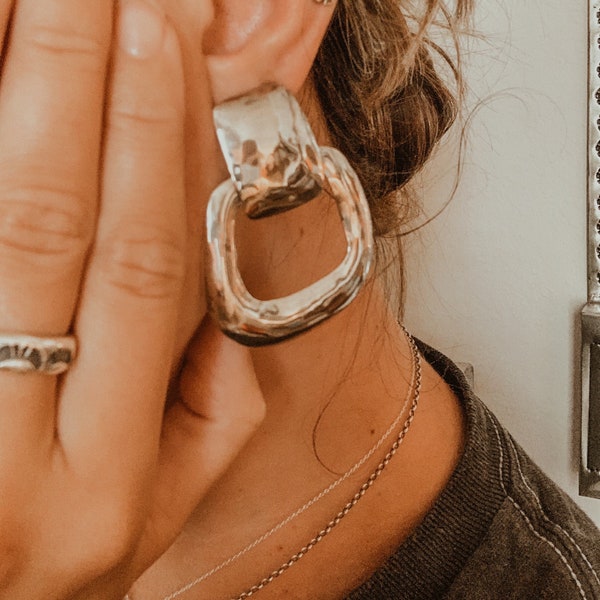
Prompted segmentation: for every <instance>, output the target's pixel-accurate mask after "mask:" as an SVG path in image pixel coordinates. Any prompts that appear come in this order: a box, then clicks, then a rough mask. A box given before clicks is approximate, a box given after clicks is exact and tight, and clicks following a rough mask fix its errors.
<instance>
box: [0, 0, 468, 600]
mask: <svg viewBox="0 0 600 600" xmlns="http://www.w3.org/2000/svg"><path fill="white" fill-rule="evenodd" d="M11 10H12V11H13V12H12V18H11V20H9V17H10V16H11ZM330 16H331V8H323V7H320V6H317V5H316V4H313V3H312V2H309V1H308V0H289V1H288V2H287V3H286V4H285V6H283V3H281V2H280V0H214V1H212V0H160V1H158V0H156V1H155V2H152V3H147V2H145V1H143V0H127V1H124V2H122V3H121V5H120V7H119V8H118V9H117V7H116V6H115V3H114V2H113V1H112V0H18V1H16V2H12V1H10V0H0V32H3V33H4V37H7V36H8V34H9V33H10V41H9V43H8V44H7V49H6V52H5V55H4V62H3V70H2V73H1V79H0V165H2V168H1V169H0V320H1V321H2V322H1V323H0V329H1V330H2V331H6V332H16V333H18V332H24V333H29V334H34V335H35V334H37V335H49V336H55V335H63V334H65V333H68V332H72V333H74V334H75V335H76V336H77V338H78V340H79V344H80V353H79V357H78V359H77V362H76V364H75V366H74V367H73V368H72V369H71V371H70V372H69V374H68V375H67V376H65V377H63V378H61V379H60V380H57V379H53V378H49V377H44V376H38V375H27V376H21V375H17V374H13V373H7V372H3V373H1V374H0V390H2V391H1V392H0V396H1V398H0V404H1V405H2V411H3V412H2V414H3V419H2V420H0V488H1V489H2V490H3V501H2V503H1V506H0V531H1V535H0V565H1V567H0V599H2V600H4V599H5V598H6V599H8V598H10V599H11V600H15V599H16V600H25V599H26V600H36V599H38V598H39V599H42V598H43V599H44V600H48V599H52V600H63V599H67V598H69V599H75V600H77V599H86V600H96V599H98V600H99V599H102V600H108V599H113V598H114V599H120V598H122V597H123V596H124V594H125V593H126V591H127V590H128V589H129V588H130V586H131V585H132V584H133V583H134V582H135V581H136V580H138V578H139V577H140V575H141V574H142V573H143V572H144V571H145V570H146V569H147V568H148V567H150V566H151V565H153V564H154V563H155V562H156V561H157V560H159V557H160V556H161V555H162V554H163V553H164V552H165V551H166V550H167V549H168V548H169V547H170V546H171V544H172V543H173V542H174V541H175V540H176V545H175V546H173V548H172V550H171V551H169V553H167V554H166V555H165V556H164V557H163V558H162V559H160V560H159V562H156V566H155V567H154V568H153V569H152V570H151V571H149V572H148V573H147V574H146V575H145V576H144V577H142V578H141V579H139V582H138V583H137V584H135V586H134V589H133V595H134V596H133V597H134V598H138V597H139V598H144V599H146V598H154V597H157V598H158V597H160V594H158V595H157V590H159V589H160V590H162V589H164V590H165V594H166V593H169V592H172V591H173V590H174V589H175V588H177V587H179V585H180V584H182V583H184V582H185V581H186V580H187V579H188V578H190V577H191V578H193V577H195V576H197V575H198V573H199V572H201V571H202V570H203V569H204V566H205V565H208V566H212V561H213V560H214V559H215V558H216V557H215V556H214V555H213V554H212V552H213V550H214V549H215V548H219V549H220V550H222V551H223V552H224V553H225V555H227V554H228V553H229V551H230V550H232V551H235V550H236V549H237V548H238V547H239V546H240V544H241V545H244V543H245V542H247V541H248V538H249V539H252V538H253V537H254V536H255V535H257V534H260V533H261V532H262V531H263V530H264V526H265V524H272V521H273V520H275V522H276V521H277V518H278V516H280V515H285V514H286V513H287V512H288V511H289V510H293V509H294V508H296V507H297V506H298V505H299V504H301V503H302V502H303V501H304V500H306V499H307V497H310V496H311V495H312V493H314V492H317V491H318V490H319V489H321V488H322V487H323V486H324V485H327V482H329V481H331V477H332V475H331V473H330V472H329V471H328V470H326V469H324V468H323V465H322V464H321V463H320V462H319V461H318V460H316V458H315V453H314V452H313V448H312V435H313V430H314V425H315V423H316V422H317V419H318V417H319V415H320V414H321V413H322V418H321V420H320V422H319V426H318V428H317V430H315V431H316V443H317V450H318V452H319V456H320V457H321V460H322V462H323V463H325V464H326V465H327V466H328V467H329V469H332V470H343V469H344V468H347V467H348V466H349V465H350V464H352V462H353V461H354V460H356V459H357V458H358V457H360V456H361V455H362V454H363V453H364V452H365V451H366V450H367V449H368V448H369V446H370V445H371V444H372V440H373V439H376V437H377V436H378V435H380V432H382V431H384V430H385V428H386V427H387V424H389V422H391V420H393V418H394V417H395V415H396V413H397V411H398V407H399V398H403V397H404V394H405V393H406V388H407V380H408V373H410V355H409V353H408V351H407V347H406V344H405V342H404V340H403V338H402V335H401V333H400V332H399V330H398V328H397V326H396V324H395V323H394V319H393V318H392V316H391V315H390V314H389V313H388V312H387V311H386V309H385V305H384V301H383V295H382V294H381V293H380V291H379V290H378V289H377V287H374V288H373V289H372V290H371V291H370V292H369V291H366V292H364V293H363V294H362V295H361V296H360V298H359V300H358V302H357V303H356V304H355V305H354V306H353V307H352V308H351V309H349V310H348V311H346V312H345V313H343V314H341V315H339V316H338V317H336V318H335V319H332V320H331V321H330V322H329V323H327V324H326V325H324V326H323V327H321V328H319V329H317V330H315V331H314V332H311V333H309V334H307V335H305V336H303V337H301V338H299V339H298V340H295V341H292V342H290V343H288V344H286V345H282V346H278V347H275V348H272V349H269V350H261V351H257V352H254V353H252V354H250V353H249V352H248V351H247V350H245V349H243V348H241V347H240V346H238V345H236V344H234V343H233V342H231V341H229V340H227V339H225V338H224V337H223V336H222V335H221V334H219V333H218V332H217V331H216V330H215V328H214V327H213V326H211V325H210V324H209V323H208V322H207V321H204V322H202V320H203V317H204V313H205V308H204V307H205V301H204V298H203V294H202V283H201V282H202V272H203V265H202V247H201V237H202V236H201V232H202V228H203V218H202V213H203V207H204V206H205V203H206V200H207V197H208V194H209V193H210V191H211V190H212V189H213V187H214V186H215V185H216V183H218V182H219V181H221V180H222V179H223V178H224V177H225V175H224V171H223V167H222V164H221V161H220V157H219V153H218V150H217V148H216V143H215V140H214V134H213V132H212V128H211V118H210V110H211V107H212V104H213V102H214V101H220V100H223V99H224V98H225V97H228V96H233V95H237V94H240V93H243V92H244V91H247V90H248V89H250V88H251V87H254V86H255V85H257V84H259V83H261V82H263V81H266V80H274V81H277V82H279V83H281V84H283V85H286V86H287V87H288V88H289V89H291V90H293V91H294V92H297V93H299V94H300V95H301V97H302V98H304V103H305V109H306V111H307V112H308V113H309V114H311V115H316V118H317V119H318V115H319V110H318V106H316V105H314V101H313V100H311V98H312V97H313V96H312V94H311V92H310V86H309V84H308V83H307V76H308V73H309V70H310V64H311V62H312V59H313V56H314V53H315V52H316V51H317V48H318V45H319V41H320V39H321V37H322V35H323V34H324V32H325V29H326V27H327V22H328V19H329V18H330ZM113 25H116V27H114V28H113ZM205 32H206V33H205ZM273 57H278V60H274V58H273ZM315 124H316V125H317V128H318V129H319V127H318V125H319V123H318V122H317V123H315ZM324 210H325V213H324V212H323V211H324ZM290 215H291V213H290ZM335 221H336V217H335V215H334V214H333V213H332V211H331V210H328V209H324V208H323V205H322V204H315V206H314V207H312V208H309V209H308V210H306V211H299V212H298V213H296V214H294V215H291V216H290V217H289V218H287V220H285V221H283V222H282V223H280V224H278V226H277V227H273V228H268V231H267V230H265V231H261V232H256V231H254V232H252V231H249V232H248V233H247V234H245V235H244V246H245V247H246V248H247V251H246V252H245V256H246V259H245V260H246V263H245V268H244V271H245V275H246V277H247V280H248V282H249V285H250V287H251V288H252V287H253V288H255V289H256V290H257V293H264V294H266V295H269V296H272V295H277V294H278V293H281V290H283V289H289V288H294V287H297V286H302V285H304V284H305V283H306V281H307V279H310V278H312V277H314V276H315V275H318V274H319V273H318V269H326V268H328V267H329V266H331V264H333V263H335V262H336V261H337V259H338V256H339V252H340V249H339V245H338V243H339V236H340V232H339V227H338V225H337V223H336V222H335ZM290 231H295V232H296V233H294V234H293V235H290ZM290 244H291V248H290ZM296 248H298V249H299V250H300V249H301V252H300V251H299V252H298V255H297V256H296V254H295V253H292V255H293V256H292V259H291V260H289V261H287V262H286V263H285V267H282V266H278V265H283V263H280V261H279V256H278V255H277V253H280V254H284V255H285V254H287V253H288V251H289V250H291V249H296ZM261 253H263V254H261ZM264 253H266V256H267V257H268V259H266V260H263V259H262V257H263V256H265V254H264ZM259 257H261V259H260V260H258V258H259ZM255 258H256V260H255ZM149 315H151V318H149ZM201 323H202V324H201ZM382 340H383V343H382ZM182 356H183V357H184V363H183V364H184V368H183V370H182V371H181V375H180V378H179V379H177V380H176V381H172V378H173V377H174V374H175V373H176V372H177V367H178V365H179V364H180V359H181V358H182ZM426 373H427V375H426V383H425V387H424V393H423V397H422V406H421V408H420V409H419V416H418V418H417V419H416V420H415V423H414V425H413V428H412V429H411V432H410V436H409V437H408V438H407V441H406V444H405V446H404V448H403V450H402V453H401V455H399V456H398V459H397V460H395V462H394V463H393V464H394V466H393V467H392V468H390V471H389V472H388V473H386V475H385V478H384V479H382V480H381V482H378V484H377V491H375V490H374V492H373V493H372V494H370V496H369V498H366V499H365V501H364V504H362V505H361V507H360V508H357V509H356V513H355V514H354V515H352V517H348V521H347V523H344V525H343V527H342V526H340V530H339V532H336V533H335V534H332V537H331V541H330V540H328V541H327V542H323V544H322V545H321V546H320V547H319V548H318V549H315V550H314V553H313V555H312V556H310V557H307V558H306V559H305V560H304V561H303V563H302V564H301V565H300V564H299V565H297V568H296V567H295V569H294V571H293V572H290V573H289V574H288V575H286V577H285V578H282V580H281V581H280V582H277V583H276V584H273V587H271V588H270V589H269V590H265V592H264V596H265V598H269V597H271V598H277V597H283V596H284V595H285V597H298V598H314V597H315V589H317V586H320V585H325V583H326V584H327V585H326V588H327V590H328V592H327V593H330V594H331V598H338V597H341V596H342V595H343V592H344V591H346V590H348V589H350V588H351V587H352V586H354V585H355V584H356V583H358V579H361V578H364V576H366V575H367V574H368V573H369V572H370V571H371V570H372V569H373V568H375V566H376V565H377V564H378V563H379V562H380V561H381V559H382V558H383V557H384V556H385V553H386V552H388V551H389V549H390V548H392V547H393V546H394V545H396V544H397V543H399V542H400V541H401V540H402V539H403V537H404V536H405V535H406V533H407V532H408V531H410V529H411V528H412V527H414V525H415V524H416V523H417V522H418V521H419V520H420V519H421V518H422V516H423V514H424V512H425V511H426V510H427V508H428V507H429V506H430V504H431V502H432V501H433V500H434V498H435V497H436V496H437V495H438V494H439V491H440V490H441V488H442V487H443V484H444V483H445V481H446V480H447V478H448V476H449V474H450V473H451V470H452V468H453V466H454V464H455V462H456V460H457V456H458V454H459V451H460V446H461V435H462V429H461V428H462V422H461V416H460V410H459V408H458V406H457V403H456V399H455V398H454V397H453V396H452V394H451V392H450V391H449V390H448V389H447V388H446V386H445V385H444V384H443V383H442V382H441V381H440V380H439V378H437V376H435V375H434V374H433V373H432V371H431V369H427V370H426ZM232 374H235V376H232ZM170 382H171V383H172V384H173V385H172V388H174V389H175V390H176V391H177V395H179V396H180V399H181V400H182V402H175V403H174V404H172V405H171V406H169V407H168V409H167V410H165V402H166V398H167V389H168V386H169V383H170ZM332 393H334V394H335V397H334V398H333V400H332V403H331V405H330V407H329V408H328V409H327V410H326V411H325V412H322V411H323V408H324V405H325V402H326V400H328V399H331V397H332ZM265 407H267V411H266V414H267V417H266V419H265V420H264V422H263V419H264V416H265ZM190 409H191V410H190ZM261 422H263V423H262V425H261ZM349 431H352V436H349V435H348V432H349ZM250 439H251V441H250V442H249V440H250ZM236 457H237V458H236ZM373 466H374V465H373ZM367 472H368V471H367ZM358 480H360V478H358V479H357V480H354V481H352V482H350V484H351V485H348V486H347V487H345V488H344V489H341V490H339V495H337V496H334V495H332V496H331V497H328V498H327V501H326V502H324V503H323V504H322V505H320V507H319V511H320V512H317V513H315V514H312V513H311V514H310V515H307V516H306V519H303V520H302V522H301V523H299V525H298V527H293V528H291V529H289V530H288V531H286V532H285V535H284V536H283V537H282V538H280V539H277V540H273V541H272V543H271V542H270V543H271V545H270V546H269V545H266V546H265V547H264V548H261V551H260V553H261V557H260V558H258V559H257V558H256V557H255V556H253V558H252V560H250V561H249V562H246V563H244V565H240V567H239V568H236V572H235V574H234V575H233V576H231V575H230V576H229V577H228V579H227V583H226V585H227V588H226V589H225V588H224V587H222V585H223V584H222V582H220V581H219V580H217V581H216V582H215V583H214V584H213V583H211V584H210V585H211V586H214V587H206V588H203V589H202V590H195V591H194V592H193V594H191V595H190V596H189V597H190V598H215V597H218V596H217V594H221V593H224V594H231V593H239V592H240V591H242V590H243V589H244V588H246V587H248V586H249V585H252V584H253V583H255V580H256V579H258V578H260V577H262V576H263V575H264V574H265V568H266V570H267V571H268V570H270V569H271V568H272V566H274V567H276V566H278V565H277V564H273V565H272V563H273V561H275V563H277V561H278V560H279V558H281V559H282V560H285V559H287V557H288V556H289V554H291V553H292V552H294V551H295V550H296V549H297V546H298V543H297V542H300V545H302V544H303V543H304V542H305V541H306V539H305V538H306V532H311V535H312V532H313V531H316V530H317V529H318V528H319V527H320V526H321V524H322V522H323V517H329V515H330V514H332V512H335V511H336V510H337V508H338V506H339V501H340V500H343V501H344V502H345V501H346V499H347V498H348V497H349V496H350V495H352V493H353V491H354V487H353V486H354V485H355V483H356V481H358ZM398 490H400V492H399V491H398ZM390 498H394V499H395V500H396V501H395V502H391V501H390ZM240 507H241V508H242V509H243V510H242V509H240ZM248 511H249V512H250V513H251V514H254V515H258V516H257V518H256V519H251V518H250V517H249V512H248ZM382 511H383V512H382ZM373 515H383V516H384V517H383V516H382V518H379V517H378V518H377V519H376V520H374V519H373ZM182 529H183V534H181V530H182ZM350 539H351V540H353V541H354V542H353V543H354V546H355V547H356V548H359V549H360V552H359V553H356V552H354V553H352V555H350V553H349V552H348V548H349V547H350V546H349V543H348V540H350ZM340 556H346V557H347V558H348V560H347V561H344V560H340V558H339V557H340ZM333 557H336V560H333ZM322 561H327V564H329V565H333V564H335V567H332V568H330V569H328V572H327V573H324V572H323V570H322V569H319V568H318V567H319V564H321V565H322ZM356 561H358V563H357V562H356ZM267 565H268V566H267ZM332 569H333V570H332ZM323 577H325V579H326V581H324V580H323ZM292 588H293V589H295V590H297V591H296V592H294V593H295V594H296V595H295V596H294V595H291V592H284V590H288V589H292ZM150 589H151V590H152V593H150V592H148V590H150ZM278 594H279V595H278ZM224 597H226V596H224ZM319 597H324V596H323V594H322V592H320V593H319Z"/></svg>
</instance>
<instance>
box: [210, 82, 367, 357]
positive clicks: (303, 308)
mask: <svg viewBox="0 0 600 600" xmlns="http://www.w3.org/2000/svg"><path fill="white" fill-rule="evenodd" d="M214 119H215V126H216V129H217V136H218V138H219V142H220V144H221V149H222V152H223V155H224V157H225V160H226V162H227V167H228V170H229V173H230V175H231V179H230V180H227V181H225V182H223V183H222V184H221V185H220V186H219V187H217V188H216V189H215V191H214V192H213V193H212V195H211V198H210V200H209V203H208V208H207V216H206V227H207V265H206V289H207V297H208V304H209V311H210V312H211V314H212V315H213V317H214V318H215V319H216V321H217V323H218V324H219V326H220V327H221V329H222V330H223V331H224V332H225V333H226V334H227V335H228V336H230V337H231V338H233V339H235V340H237V341H238V342H241V343H243V344H245V345H248V346H263V345H266V344H272V343H275V342H278V341H281V340H285V339H287V338H290V337H292V336H295V335H297V334H299V333H301V332H303V331H306V330H307V329H310V328H311V327H313V326H315V325H316V324H317V323H320V322H321V321H323V320H325V319H327V318H329V317H331V316H333V315H334V314H336V313H337V312H339V311H340V310H342V309H343V308H345V307H346V306H347V305H348V304H350V302H351V301H352V300H353V299H354V298H355V297H356V295H357V293H358V291H359V290H360V288H361V287H362V285H363V284H364V283H365V281H366V280H367V278H368V275H369V273H370V270H371V266H372V262H373V230H372V225H371V218H370V214H369V207H368V204H367V200H366V198H365V194H364V191H363V188H362V186H361V184H360V182H359V180H358V177H357V175H356V173H355V172H354V170H353V169H352V167H351V166H350V165H349V163H348V161H347V160H346V158H345V157H344V155H343V154H341V153H340V152H339V151H338V150H336V149H334V148H328V147H320V146H319V145H318V144H317V142H316V140H315V137H314V134H313V132H312V130H311V128H310V126H309V124H308V122H307V120H306V117H305V116H304V114H303V113H302V110H301V108H300V106H299V104H298V102H297V101H296V99H295V98H294V97H293V96H292V94H290V93H289V92H288V91H287V90H285V89H284V88H282V87H276V86H273V85H266V86H263V87H261V88H259V89H258V90H255V91H254V92H252V93H250V94H248V95H246V96H243V97H241V98H238V99H235V100H231V101H228V102H225V103H224V104H221V105H219V106H217V107H215V109H214ZM324 187H326V188H327V190H328V191H329V192H330V193H331V195H332V196H333V198H334V199H335V201H336V203H337V206H338V210H339V213H340V216H341V220H342V224H343V227H344V231H345V234H346V240H347V253H346V257H345V258H344V260H343V261H342V263H341V264H340V265H339V266H338V267H337V268H336V269H335V270H334V271H332V272H331V273H330V274H329V275H326V276H325V277H323V278H322V279H320V280H319V281H317V282H315V283H313V284H312V285H310V286H309V287H307V288H305V289H303V290H300V291H299V292H296V293H294V294H291V295H289V296H285V297H283V298H276V299H272V300H265V301H261V300H258V299H256V298H254V297H253V296H252V295H251V294H250V293H249V292H248V290H247V289H246V287H245V285H244V283H243V281H242V277H241V275H240V272H239V269H238V266H237V250H236V246H235V235H234V234H235V220H236V217H237V215H238V213H239V211H240V210H241V209H243V210H244V211H245V213H246V215H247V216H249V217H250V218H252V219H259V218H263V217H266V216H269V215H272V214H276V213H280V212H282V211H285V210H289V209H292V208H294V207H296V206H299V205H300V204H304V203H305V202H308V201H310V200H311V199H313V198H315V197H316V196H318V195H319V193H320V192H321V191H322V190H323V188H324Z"/></svg>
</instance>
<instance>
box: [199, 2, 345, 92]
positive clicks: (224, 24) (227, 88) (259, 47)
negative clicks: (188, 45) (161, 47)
mask: <svg viewBox="0 0 600 600" xmlns="http://www.w3.org/2000/svg"><path fill="white" fill-rule="evenodd" d="M214 6H215V18H214V21H213V23H212V24H211V26H210V27H209V28H208V30H207V31H206V33H205V37H204V45H203V47H204V52H205V55H206V61H207V65H208V70H209V73H210V78H211V82H212V88H213V97H214V101H215V103H220V102H223V101H224V100H227V99H229V98H233V97H236V96H240V95H242V94H244V93H246V92H248V91H249V90H252V89H254V88H256V87H258V86H259V85H261V84H262V83H265V82H267V81H270V82H275V83H278V84H280V85H283V86H285V87H286V88H287V89H289V90H291V91H292V92H298V90H299V89H300V88H301V87H302V85H303V83H304V81H305V80H306V78H307V76H308V73H309V72H310V68H311V65H312V62H313V60H314V57H315V55H316V53H317V51H318V49H319V45H320V43H321V40H322V39H323V36H324V35H325V32H326V31H327V27H328V25H329V21H330V19H331V16H332V14H333V10H332V7H323V6H322V5H319V4H318V3H316V2H315V1H314V0H214Z"/></svg>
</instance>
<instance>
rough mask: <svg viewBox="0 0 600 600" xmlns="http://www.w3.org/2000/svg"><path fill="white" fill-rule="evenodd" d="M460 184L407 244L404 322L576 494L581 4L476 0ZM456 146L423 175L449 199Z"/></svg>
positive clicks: (586, 503) (598, 506)
mask: <svg viewBox="0 0 600 600" xmlns="http://www.w3.org/2000/svg"><path fill="white" fill-rule="evenodd" d="M475 4H476V5H479V8H478V18H477V27H478V30H479V31H480V32H481V33H482V34H483V36H484V40H483V41H478V40H475V39H473V40H472V41H471V42H470V46H471V49H470V53H469V56H468V62H469V72H468V75H467V77H468V80H469V82H470V86H471V88H472V92H473V93H472V98H473V99H476V98H485V97H488V96H491V97H489V98H488V99H487V100H486V101H485V102H484V104H483V106H482V107H481V108H480V109H479V110H478V112H477V113H476V114H475V115H474V116H473V121H472V124H471V126H470V133H469V138H470V145H469V150H468V152H467V155H466V156H465V158H464V173H463V174H462V180H461V181H462V183H461V184H460V187H459V189H458V192H457V194H456V196H455V197H454V199H453V200H452V202H451V204H450V206H449V207H448V208H447V210H446V211H445V212H444V213H443V214H441V215H440V216H439V217H438V218H437V219H436V220H435V221H434V223H433V224H431V225H429V226H427V227H426V228H425V229H424V230H421V231H420V232H419V233H418V234H413V235H411V236H410V237H409V238H408V240H407V242H408V243H407V246H408V250H407V252H408V262H409V267H408V268H409V271H408V282H409V283H408V285H409V289H408V306H407V319H406V321H407V323H408V325H409V327H410V328H411V330H412V331H413V332H414V333H415V334H416V335H418V336H420V337H421V338H422V339H424V340H425V341H427V342H429V343H431V344H432V345H434V346H436V347H437V348H439V349H440V350H442V351H444V352H445V353H447V354H448V355H449V356H450V357H452V358H453V359H454V360H456V361H465V362H470V363H472V364H473V365H474V368H475V380H476V391H477V392H478V394H479V395H480V396H481V397H482V398H483V399H484V401H485V402H486V403H487V404H488V405H489V406H490V407H491V408H492V410H494V412H495V413H496V414H497V415H498V417H499V418H500V419H501V421H502V422H503V423H504V424H505V425H506V426H507V427H508V429H509V430H510V431H511V432H512V433H513V435H514V436H515V437H516V439H517V440H518V441H519V442H520V443H521V444H522V445H523V446H524V447H525V449H526V450H527V451H528V452H529V453H530V455H532V457H533V458H534V459H535V460H536V461H537V462H538V464H540V466H542V468H543V469H544V470H545V471H546V472H547V473H548V474H549V475H550V476H551V477H552V478H553V479H554V480H555V481H557V482H558V483H559V484H560V485H561V486H562V487H563V488H564V489H566V490H567V491H568V492H569V493H570V494H571V495H572V496H573V497H575V498H576V499H577V501H578V502H579V503H580V505H581V506H582V507H583V508H584V509H585V510H586V511H587V512H588V514H590V516H592V518H593V519H594V520H595V521H596V522H597V523H598V524H600V500H593V499H583V498H578V497H577V472H578V455H579V449H578V440H579V436H578V431H577V430H578V428H579V422H578V405H579V382H578V379H579V377H580V375H579V325H578V321H579V312H580V310H581V307H582V306H583V305H584V304H585V301H586V242H585V239H586V163H587V157H586V131H587V3H586V2H585V1H583V0H580V1H579V2H575V1H573V0H544V1H543V2H542V1H541V0H540V1H537V0H480V1H479V2H476V3H475ZM452 154H453V152H452V150H450V151H449V150H448V149H446V151H445V152H444V151H443V152H442V153H441V156H440V157H439V158H438V160H437V163H436V164H435V165H434V167H433V168H432V169H430V170H429V171H428V181H429V188H428V190H427V200H426V202H425V209H426V211H427V212H429V213H432V212H434V211H435V210H436V209H437V208H439V207H440V206H441V204H442V203H443V201H444V200H445V199H446V198H447V197H448V194H449V193H450V192H449V190H450V187H451V179H452V173H451V171H452V169H451V168H450V167H451V165H452Z"/></svg>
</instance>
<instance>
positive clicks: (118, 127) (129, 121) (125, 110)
mask: <svg viewBox="0 0 600 600" xmlns="http://www.w3.org/2000/svg"><path fill="white" fill-rule="evenodd" d="M182 118H183V117H182V114H181V111H180V110H178V108H177V107H176V106H175V105H168V104H164V105H161V106H152V105H150V104H148V103H147V102H143V101H142V100H140V101H134V100H130V101H127V102H125V101H123V102H120V103H118V104H116V105H113V107H112V109H111V110H110V112H109V114H108V119H107V120H108V126H109V128H111V129H113V130H115V131H117V132H127V133H129V134H131V133H132V132H133V133H138V132H140V128H142V129H141V131H144V129H145V128H152V129H160V130H161V131H162V130H164V131H165V132H168V131H170V130H174V129H175V128H176V127H177V125H178V123H180V122H181V121H182Z"/></svg>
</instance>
